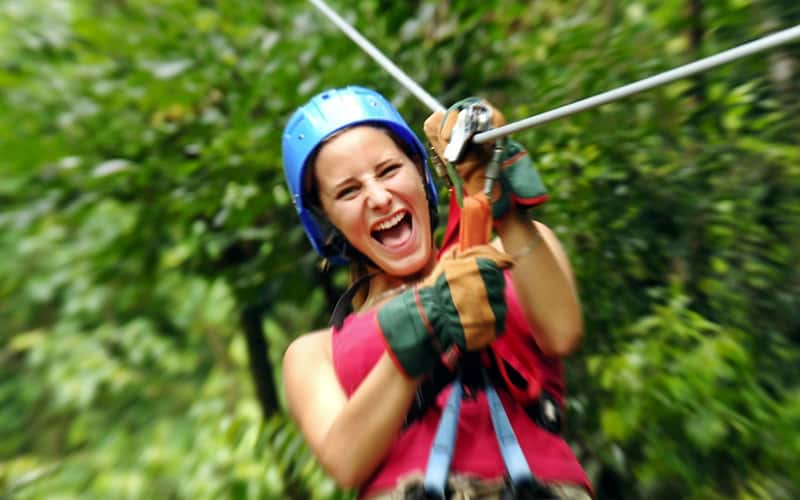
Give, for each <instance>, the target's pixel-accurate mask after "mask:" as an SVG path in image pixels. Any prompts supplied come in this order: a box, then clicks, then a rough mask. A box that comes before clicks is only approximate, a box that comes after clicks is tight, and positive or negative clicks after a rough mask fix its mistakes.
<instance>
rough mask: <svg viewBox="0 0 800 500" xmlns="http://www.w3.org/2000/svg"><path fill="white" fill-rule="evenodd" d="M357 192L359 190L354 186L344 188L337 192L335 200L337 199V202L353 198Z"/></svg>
mask: <svg viewBox="0 0 800 500" xmlns="http://www.w3.org/2000/svg"><path fill="white" fill-rule="evenodd" d="M356 191H358V188H357V187H356V186H354V185H349V186H344V187H343V188H341V189H339V190H338V191H336V195H335V196H334V198H336V199H337V200H345V199H348V198H352V197H353V196H354V195H355V194H356Z"/></svg>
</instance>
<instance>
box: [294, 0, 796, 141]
mask: <svg viewBox="0 0 800 500" xmlns="http://www.w3.org/2000/svg"><path fill="white" fill-rule="evenodd" d="M309 1H310V2H311V3H312V4H314V6H315V7H316V8H317V9H319V10H320V11H321V12H322V13H323V14H325V15H326V16H327V17H328V19H330V20H331V21H332V22H333V23H334V24H336V26H338V27H339V29H341V30H342V31H343V32H344V34H346V35H347V36H348V37H350V39H352V40H353V41H354V42H355V43H356V45H358V46H359V47H361V49H363V50H364V52H366V53H367V54H368V55H369V56H371V57H372V58H373V59H374V60H375V61H376V62H377V63H378V64H380V65H381V66H382V67H383V69H385V70H386V71H387V72H389V74H391V75H392V76H394V77H395V78H396V79H397V81H398V82H399V83H400V84H401V85H403V86H404V87H405V88H406V89H407V90H409V91H410V92H411V93H412V94H414V95H415V96H416V97H417V98H418V99H419V100H420V101H422V102H423V103H424V104H425V105H427V106H428V108H430V109H431V111H444V110H445V109H446V108H445V107H444V106H443V105H442V104H441V103H439V101H437V100H436V99H435V98H434V97H433V96H431V95H430V94H429V93H428V92H427V91H425V89H423V88H422V87H420V86H419V84H417V82H415V81H414V80H412V79H411V77H409V76H408V75H407V74H406V73H405V72H403V70H401V69H400V68H398V67H397V65H395V64H394V63H393V62H392V61H391V60H389V58H387V57H386V56H385V55H383V53H382V52H381V51H380V50H378V48H376V47H375V46H374V45H373V44H372V43H370V41H369V40H367V39H366V38H364V37H363V36H362V35H361V34H360V33H359V32H358V31H356V29H355V28H353V27H352V26H350V25H349V24H348V23H347V21H345V20H344V19H342V18H341V17H340V16H339V15H338V14H336V12H334V11H333V10H332V9H331V8H330V7H328V5H327V4H325V2H324V1H323V0H309ZM797 39H800V25H797V26H794V27H792V28H787V29H785V30H782V31H778V32H776V33H773V34H771V35H766V36H764V37H761V38H758V39H756V40H753V41H752V42H748V43H745V44H743V45H740V46H738V47H734V48H732V49H728V50H725V51H723V52H720V53H718V54H715V55H713V56H709V57H706V58H703V59H700V60H698V61H695V62H692V63H688V64H685V65H683V66H678V67H677V68H674V69H671V70H668V71H665V72H663V73H659V74H657V75H654V76H651V77H648V78H645V79H643V80H639V81H637V82H633V83H629V84H627V85H623V86H622V87H617V88H616V89H613V90H609V91H606V92H603V93H600V94H597V95H594V96H591V97H587V98H584V99H581V100H579V101H575V102H573V103H572V104H567V105H564V106H560V107H558V108H555V109H552V110H550V111H545V112H544V113H539V114H536V115H533V116H531V117H528V118H524V119H522V120H518V121H516V122H512V123H509V124H507V125H503V126H502V127H498V128H495V129H491V130H487V131H486V132H481V133H478V134H475V137H473V138H472V140H473V142H476V143H478V144H481V143H484V142H489V141H493V140H495V139H499V138H501V137H505V136H507V135H511V134H513V133H515V132H519V131H522V130H527V129H529V128H534V127H538V126H539V125H543V124H545V123H549V122H552V121H555V120H559V119H561V118H565V117H567V116H572V115H574V114H576V113H580V112H582V111H586V110H589V109H592V108H596V107H598V106H602V105H603V104H608V103H610V102H614V101H618V100H620V99H623V98H625V97H628V96H632V95H634V94H638V93H639V92H644V91H645V90H650V89H652V88H655V87H659V86H661V85H666V84H668V83H672V82H674V81H675V80H679V79H681V78H686V77H689V76H692V75H695V74H697V73H701V72H703V71H708V70H710V69H712V68H716V67H717V66H721V65H723V64H727V63H729V62H732V61H735V60H736V59H741V58H743V57H746V56H749V55H752V54H756V53H758V52H763V51H765V50H767V49H771V48H773V47H777V46H778V45H783V44H786V43H789V42H791V41H794V40H797Z"/></svg>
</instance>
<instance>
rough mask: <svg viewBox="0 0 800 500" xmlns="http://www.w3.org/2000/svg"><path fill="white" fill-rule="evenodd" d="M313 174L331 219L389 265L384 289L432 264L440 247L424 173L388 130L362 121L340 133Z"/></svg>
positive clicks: (384, 266) (380, 262)
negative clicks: (434, 234)
mask: <svg viewBox="0 0 800 500" xmlns="http://www.w3.org/2000/svg"><path fill="white" fill-rule="evenodd" d="M354 152H356V153H357V154H354ZM313 175H314V176H315V177H316V179H317V185H318V188H319V197H320V202H321V205H322V210H323V212H324V213H325V214H328V217H329V220H330V221H331V223H332V224H333V225H334V226H336V227H337V228H339V230H340V231H341V232H342V233H343V234H345V235H347V240H348V241H349V242H350V244H351V245H352V246H353V247H354V248H355V249H356V250H358V251H359V252H360V253H361V254H362V255H363V256H364V257H366V258H367V259H369V260H370V261H371V262H372V263H373V264H374V265H375V266H377V267H378V268H380V269H382V270H384V271H385V275H386V278H385V279H384V281H387V280H388V282H386V283H381V284H380V285H379V288H380V289H388V288H391V287H393V286H394V285H395V284H394V283H391V281H392V279H396V278H397V277H407V276H412V275H415V274H417V273H420V272H423V271H429V270H430V268H431V267H432V264H433V263H434V251H433V241H432V237H431V224H430V216H429V211H428V208H427V199H426V195H425V188H424V186H423V182H422V176H421V175H420V172H419V170H418V169H417V166H416V165H415V164H414V162H413V161H412V160H411V158H409V157H408V156H406V154H405V153H404V152H403V151H402V150H401V149H400V148H399V147H398V146H397V145H396V144H395V142H394V141H393V140H392V139H391V137H390V136H389V135H388V134H387V133H386V132H385V131H384V130H382V129H378V128H375V127H373V126H365V125H362V126H356V127H353V128H350V129H347V130H346V131H344V132H342V133H340V134H338V135H337V136H336V137H335V138H333V139H332V140H330V141H328V142H327V143H326V144H325V147H323V148H322V149H321V150H320V152H319V154H318V155H317V158H316V162H315V165H314V171H313ZM375 285H377V283H376V284H375Z"/></svg>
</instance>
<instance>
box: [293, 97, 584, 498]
mask: <svg viewBox="0 0 800 500" xmlns="http://www.w3.org/2000/svg"><path fill="white" fill-rule="evenodd" d="M437 120H438V121H441V122H442V123H444V121H443V120H442V116H441V114H438V115H436V114H435V115H433V116H432V117H431V118H430V119H429V121H428V122H426V133H427V132H428V128H429V127H430V126H432V124H433V123H434V122H436V121H437ZM428 135H429V138H430V139H431V142H432V143H433V144H434V147H436V148H437V150H438V149H440V147H441V146H443V145H444V143H446V140H444V139H442V138H443V137H449V131H447V130H444V129H442V128H440V127H439V126H438V125H437V126H436V132H435V133H434V132H430V133H429V134H428ZM434 136H435V137H434ZM483 153H484V152H481V154H480V155H477V156H476V155H468V158H470V159H471V160H470V161H472V165H471V167H470V168H471V170H470V172H471V173H470V174H469V178H471V179H473V181H474V180H475V174H476V173H481V172H483V171H484V170H485V166H482V165H479V164H476V163H475V161H474V159H475V158H476V157H480V158H483V157H485V155H484V154H483ZM283 156H284V168H285V172H286V178H287V182H288V184H289V188H290V190H291V192H292V195H293V200H294V202H295V207H296V209H297V212H298V215H299V217H300V220H301V223H302V224H303V227H304V229H305V230H306V233H307V235H308V237H309V240H310V241H311V244H312V245H313V246H314V248H315V249H316V250H317V251H318V252H319V253H320V255H322V256H323V257H325V258H327V259H329V260H330V261H331V262H333V263H344V262H348V261H349V262H350V263H351V266H352V268H351V269H354V270H355V271H354V272H352V273H351V288H350V290H349V291H348V293H346V294H345V297H348V298H349V297H354V298H353V300H352V301H351V302H352V307H353V309H354V312H353V313H351V314H350V315H349V316H347V317H344V316H341V317H339V316H335V318H334V322H333V324H334V327H333V328H328V329H324V330H320V331H317V332H312V333H309V334H306V335H303V336H300V337H299V338H297V339H296V340H295V341H294V342H293V343H292V344H291V345H290V346H289V349H288V350H287V352H286V354H285V356H284V365H283V370H284V384H285V386H286V395H287V400H288V403H289V407H290V410H291V412H292V415H293V416H294V418H295V419H296V420H297V422H298V424H299V426H300V429H301V430H302V432H303V434H304V436H305V438H306V440H307V441H308V443H309V445H310V447H311V449H312V450H313V452H314V454H315V455H316V457H317V459H318V460H319V461H320V463H321V464H322V465H323V467H324V468H325V469H326V470H327V471H328V473H330V475H331V476H332V477H333V478H334V479H335V480H336V481H337V482H338V483H339V484H340V485H341V486H343V487H355V488H359V493H360V496H361V497H362V498H415V495H417V494H419V493H420V491H421V490H420V488H422V482H421V480H420V478H421V474H422V471H423V470H425V469H426V467H427V462H428V454H429V453H430V450H431V448H432V446H433V441H434V434H435V431H436V428H437V425H438V422H439V421H440V417H441V415H442V413H443V408H444V407H445V405H446V404H447V399H446V398H447V397H448V395H449V394H450V393H451V392H453V387H454V385H453V384H452V382H453V380H454V377H455V374H456V372H460V373H462V374H463V378H464V383H465V385H466V386H467V388H468V391H469V393H470V394H471V395H472V396H473V397H471V398H469V399H468V400H466V401H464V402H463V404H462V406H461V408H462V410H461V414H460V416H458V417H457V426H458V431H459V432H458V436H459V438H458V441H457V446H456V448H455V450H454V451H453V454H452V457H451V458H452V467H451V468H450V472H451V475H450V479H449V488H450V490H451V491H452V492H453V494H454V495H462V496H463V495H470V498H500V495H509V494H510V495H511V497H512V498H575V499H586V498H589V497H590V493H589V492H590V491H591V487H590V485H589V482H588V479H587V478H586V474H585V473H584V472H583V470H582V469H581V467H580V465H579V464H578V462H577V460H576V459H575V457H574V455H573V454H572V452H571V451H570V449H569V447H568V446H567V444H566V443H565V442H564V440H563V439H562V438H561V437H560V436H559V435H558V426H557V424H558V421H559V418H558V416H557V415H558V413H559V408H561V407H563V403H564V384H563V376H562V373H561V364H560V360H559V359H558V358H559V356H562V355H565V354H567V353H569V352H570V351H571V350H572V349H574V347H575V346H576V345H577V343H578V341H579V340H580V336H581V333H582V322H581V315H580V306H579V304H578V300H577V294H576V290H575V285H574V282H573V278H572V271H571V269H570V266H569V262H568V261H567V259H566V256H565V255H564V252H563V250H562V249H561V246H560V244H559V242H558V240H557V239H556V238H555V236H554V235H553V233H552V232H551V231H550V230H549V229H548V228H547V227H546V226H544V225H543V224H540V223H538V222H532V221H531V220H529V219H528V218H527V217H526V216H524V214H523V213H522V212H521V209H519V208H518V207H512V208H510V209H507V210H505V211H504V212H503V213H500V212H499V211H498V212H497V215H496V218H495V220H494V228H495V230H496V232H497V234H498V236H499V238H498V240H497V241H496V242H495V243H494V246H492V245H483V246H479V247H475V248H471V249H469V250H466V251H454V250H452V248H454V246H453V243H455V241H456V240H455V239H454V238H449V239H446V245H445V246H446V247H447V248H443V249H441V250H440V249H437V248H436V245H435V242H434V239H433V229H434V227H433V226H434V224H435V222H436V220H437V211H436V209H437V204H438V200H437V193H436V189H435V186H434V184H433V181H432V178H431V173H430V171H429V169H428V167H427V163H426V152H425V149H424V147H423V146H422V144H421V142H420V141H419V139H418V138H417V137H416V135H415V134H414V133H413V132H412V131H411V129H410V127H409V126H408V125H407V124H406V123H405V121H403V119H402V118H401V117H400V115H399V114H398V113H397V111H396V110H395V109H394V108H393V107H392V106H391V104H389V102H388V101H386V99H384V98H383V97H382V96H381V95H379V94H377V93H375V92H373V91H371V90H368V89H364V88H361V87H347V88H344V89H338V90H330V91H327V92H323V93H322V94H319V95H317V96H315V97H314V98H313V99H311V101H309V103H307V104H306V105H304V106H303V107H301V108H299V109H298V110H297V111H296V112H295V114H294V115H293V116H292V117H291V118H290V120H289V123H288V124H287V126H286V129H285V132H284V137H283ZM524 156H525V153H524V150H520V149H514V155H513V157H512V160H510V162H511V164H513V165H511V166H509V165H506V167H508V168H507V169H506V170H507V171H511V170H512V168H513V166H520V165H522V164H521V163H519V164H518V163H517V161H519V160H518V159H519V158H522V157H524ZM524 165H525V166H526V168H529V169H532V167H531V166H530V164H524ZM462 172H463V169H462ZM464 175H466V174H464ZM473 184H476V182H473V183H469V182H468V183H466V184H465V186H471V185H473ZM503 185H504V186H505V185H510V184H508V183H504V184H503ZM512 187H513V186H512ZM512 191H513V190H512ZM470 194H471V193H470ZM501 194H503V195H504V196H505V199H506V200H508V199H511V200H514V203H519V204H524V203H525V200H524V199H522V198H520V197H515V196H514V195H515V194H517V193H516V192H509V193H501ZM539 194H541V193H539ZM508 195H510V197H509V196H508ZM545 198H546V196H538V197H536V198H529V200H534V199H535V200H537V201H536V203H539V202H541V200H544V199H545ZM528 204H529V205H530V204H531V203H528ZM511 205H513V204H511ZM511 205H510V202H507V203H506V206H511ZM451 217H457V207H453V209H452V211H451ZM453 227H455V226H453V225H448V228H449V230H448V234H449V235H453V234H454V233H453V231H452V229H453ZM502 248H506V249H507V250H508V251H509V254H510V255H515V256H516V262H514V261H513V259H512V258H511V256H510V255H508V254H505V253H503V252H502V251H500V249H502ZM531 276H536V279H535V280H532V279H530V277H531ZM506 285H510V286H506ZM355 291H359V292H360V295H358V294H354V292H355ZM337 309H338V307H337ZM500 334H503V336H502V337H499V336H500ZM498 337H499V338H498ZM481 355H482V356H481ZM487 355H488V356H487ZM309 367H313V369H311V370H309ZM484 372H485V373H488V374H489V375H488V376H490V377H492V378H493V379H495V380H496V382H495V385H496V386H497V387H498V388H499V389H500V390H499V393H500V398H501V400H502V406H505V411H506V413H507V415H508V419H509V420H510V422H511V426H512V427H513V428H514V430H515V432H516V433H517V434H518V435H519V445H520V446H521V450H522V452H523V454H524V456H525V458H524V459H525V460H527V462H528V463H529V464H530V469H532V471H533V472H534V473H535V476H534V478H538V479H535V482H536V484H537V488H538V486H539V483H538V480H541V481H542V482H543V485H546V486H542V487H541V489H535V491H537V492H538V493H537V494H542V495H546V496H533V497H531V496H530V491H528V494H527V495H522V493H521V491H520V490H519V487H520V485H519V484H517V483H514V484H513V485H511V486H509V485H510V483H509V482H508V481H506V479H507V478H508V476H507V473H506V467H505V465H504V461H503V456H501V455H502V454H501V450H500V448H499V447H498V442H497V440H496V438H495V435H494V432H493V430H492V415H490V411H489V403H488V400H487V396H486V386H484V385H483V384H482V383H481V382H479V381H478V379H479V378H480V373H484ZM476 373H477V374H478V376H477V377H476ZM445 472H447V471H446V470H445ZM423 489H424V488H423ZM531 491H533V490H531ZM477 492H481V493H477ZM521 495H522V496H521ZM506 497H507V496H504V498H506ZM453 498H461V497H459V496H454V497H453Z"/></svg>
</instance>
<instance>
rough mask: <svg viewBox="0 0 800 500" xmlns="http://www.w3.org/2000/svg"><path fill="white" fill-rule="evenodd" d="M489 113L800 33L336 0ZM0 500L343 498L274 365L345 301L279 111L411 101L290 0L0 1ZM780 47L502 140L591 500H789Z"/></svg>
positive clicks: (798, 130) (717, 12) (560, 4)
mask: <svg viewBox="0 0 800 500" xmlns="http://www.w3.org/2000/svg"><path fill="white" fill-rule="evenodd" d="M333 6H334V7H335V8H337V9H341V12H342V14H343V15H344V16H345V17H346V18H348V19H349V20H350V21H352V22H353V23H354V24H355V25H356V27H357V28H358V29H360V30H362V32H363V34H364V35H365V36H366V37H367V38H369V39H370V40H372V41H373V42H375V43H376V45H378V46H379V47H380V48H381V49H382V50H384V51H385V52H386V53H387V54H389V55H390V56H391V57H392V58H393V59H394V60H395V61H396V63H397V64H398V65H399V66H400V67H402V68H404V69H406V70H407V71H408V72H409V73H410V74H411V75H412V77H413V78H415V79H416V80H418V81H419V82H421V83H422V85H423V86H424V87H425V88H426V89H428V90H429V91H430V92H432V93H433V94H435V95H436V96H437V97H438V98H439V99H440V100H441V101H442V102H445V103H448V102H453V101H454V100H456V99H458V98H461V97H465V96H467V95H471V94H479V95H482V96H485V97H487V98H489V99H490V100H491V101H493V102H494V103H495V104H497V105H498V106H499V107H500V108H501V109H503V110H504V112H505V114H506V116H507V118H509V120H515V119H521V118H524V117H526V116H529V115H531V114H533V113H536V112H539V111H544V110H547V109H550V108H553V107H555V106H558V105H560V104H564V103H566V102H570V101H574V100H576V99H579V98H582V97H585V96H587V95H589V94H592V93H597V92H601V91H604V90H608V89H611V88H614V87H616V86H619V85H622V84H625V83H628V82H630V81H633V80H636V79H640V78H643V77H646V76H649V75H652V74H654V73H656V72H658V71H662V70H666V69H669V68H672V67H675V66H677V65H680V64H683V63H686V62H689V61H691V60H694V59H697V58H699V57H703V56H706V55H711V54H713V53H715V52H718V51H720V50H723V49H727V48H730V47H732V46H734V45H737V44H739V43H742V42H744V41H747V40H751V39H753V38H756V37H758V36H761V35H764V34H766V33H768V32H771V31H774V30H777V29H779V28H785V27H789V26H791V25H793V24H797V23H798V22H800V7H799V6H798V5H797V3H796V2H791V1H782V0H781V1H779V0H720V1H716V2H702V1H701V0H684V1H676V0H666V1H659V2H656V1H652V0H642V1H636V2H634V1H631V2H611V1H599V0H592V1H580V2H579V1H576V0H567V1H561V0H559V1H556V0H546V1H539V2H519V1H510V0H491V1H487V2H480V3H479V2H466V1H456V2H450V3H446V2H434V1H428V0H424V1H416V2H386V1H380V0H368V1H363V2H357V3H346V2H335V3H334V4H333ZM0 68H2V71H0V158H1V160H0V169H2V170H0V207H1V208H0V324H2V325H3V326H2V329H0V498H47V499H51V498H65V499H66V498H198V499H199V498H215V499H216V498H236V499H238V498H242V499H244V498H310V497H313V498H349V497H350V496H351V494H350V493H348V492H342V491H339V490H337V489H336V488H335V487H334V485H333V483H332V482H331V481H330V480H329V479H328V478H327V477H326V476H325V475H324V474H323V473H322V471H321V470H320V469H319V467H318V466H317V465H316V463H315V462H314V460H313V458H312V457H311V455H310V453H309V451H308V449H307V448H306V447H305V445H304V444H303V442H302V438H301V437H300V435H299V434H298V432H297V430H296V428H295V427H294V426H293V425H292V424H291V421H290V419H289V417H288V415H287V414H286V412H285V409H284V406H283V404H282V396H281V394H280V391H279V390H278V388H279V387H280V383H279V381H280V358H281V355H282V353H283V351H284V349H285V347H286V345H287V344H288V342H289V341H290V340H291V339H292V338H294V337H295V336H297V335H299V334H301V333H303V332H306V331H309V330H312V329H314V328H318V327H321V326H323V325H324V324H325V321H326V316H327V314H328V312H329V310H330V308H331V306H332V302H333V301H334V300H335V298H336V296H337V294H338V293H339V292H340V291H341V289H342V286H343V283H344V281H345V279H346V278H345V276H344V275H343V272H342V271H341V270H339V271H333V272H322V271H320V270H319V268H318V266H317V265H316V264H315V263H316V258H315V256H314V255H313V252H312V251H311V249H310V247H309V245H308V243H307V242H306V241H305V237H304V235H303V233H302V230H301V229H300V227H299V225H298V224H297V223H296V220H295V216H294V213H293V209H292V207H291V202H290V199H289V196H288V193H287V190H286V189H285V187H284V184H283V178H282V167H281V161H280V133H281V130H282V127H283V125H284V123H285V120H286V119H287V117H288V115H289V113H290V112H291V111H292V110H293V109H294V107H296V106H297V105H299V104H300V103H302V102H303V101H304V100H305V99H307V98H308V97H310V96H311V95H313V94H314V93H316V92H318V91H321V90H323V89H325V88H328V87H334V86H340V85H345V84H350V83H358V84H362V85H368V86H371V87H374V88H376V89H378V90H379V91H382V92H383V93H385V94H386V95H389V96H391V97H392V98H393V101H394V102H395V104H397V105H398V107H400V109H401V111H402V112H403V113H404V114H405V115H406V117H407V118H408V119H409V122H410V123H412V124H413V125H414V126H415V127H417V129H418V130H419V129H420V128H421V127H420V126H421V123H422V121H423V120H424V118H425V117H426V115H427V113H428V111H427V110H426V109H425V108H424V107H423V106H422V105H421V104H419V103H418V102H416V101H415V99H414V98H413V97H412V96H411V95H409V94H408V93H407V92H406V91H404V90H403V89H401V88H399V86H398V85H397V84H396V83H395V82H394V81H393V80H392V78H391V77H389V76H388V75H386V74H385V73H384V72H383V71H382V70H381V69H380V68H378V67H377V66H376V65H375V63H373V62H372V61H371V60H370V59H369V58H368V57H367V56H365V55H364V54H362V53H361V52H360V51H359V50H358V49H357V48H356V47H355V46H354V45H353V44H352V43H351V42H350V41H349V40H348V39H346V38H345V37H344V36H343V35H341V34H340V33H339V32H338V31H337V30H336V29H335V28H334V27H332V26H331V25H330V23H329V22H328V21H326V20H325V19H324V18H323V17H322V16H321V15H320V14H318V13H317V12H316V11H315V10H314V9H313V8H312V7H311V6H310V4H306V3H304V2H299V1H289V2H270V1H268V2H256V1H249V0H242V1H238V2H210V1H191V0H160V1H157V2H154V1H144V0H113V1H89V0H84V1H82V2H69V1H66V0H63V1H53V0H50V1H45V0H2V1H0ZM799 71H800V47H798V45H797V44H794V45H791V46H786V47H783V48H780V49H776V50H774V51H771V52H770V53H768V54H761V55H758V56H754V57H750V58H748V59H744V60H740V61H738V62H736V63H733V64H730V65H728V66H725V67H723V68H719V69H717V70H714V71H713V72H709V73H706V74H703V75H701V76H699V77H696V78H693V79H690V80H684V81H681V82H676V83H673V84H671V85H669V86H666V87H662V88H660V89H656V90H653V91H650V92H647V93H645V94H641V95H639V96H636V97H633V98H630V99H628V100H625V101H623V102H618V103H615V104H611V105H608V106H605V107H603V108H600V109H597V110H594V111H591V112H587V113H584V114H582V115H579V116H575V117H572V118H570V119H566V120H562V121H559V122H556V123H553V124H550V125H548V126H545V127H542V128H540V129H536V130H531V131H527V132H524V133H521V134H518V136H517V139H519V140H520V141H521V142H523V143H525V144H527V145H528V147H529V149H530V151H531V153H532V154H533V156H534V157H535V158H536V159H537V160H538V163H539V166H540V169H541V171H542V174H543V176H544V178H545V180H546V182H547V184H548V186H549V188H550V190H551V192H552V194H553V201H552V202H551V203H549V204H548V205H546V206H545V207H543V208H542V209H540V210H539V211H538V213H537V214H536V216H537V217H539V218H541V219H542V220H544V221H545V222H546V223H548V224H549V225H550V226H551V227H553V228H554V229H555V230H556V232H557V233H558V235H559V236H560V238H561V239H562V240H563V242H564V244H565V246H566V247H567V250H568V252H569V254H570V256H571V259H572V262H573V265H574V268H575V271H576V274H577V278H578V281H579V284H580V288H581V295H582V300H583V303H584V310H585V316H586V323H587V328H586V338H585V342H584V346H583V349H582V350H581V351H580V352H579V353H577V354H576V355H574V356H573V357H572V358H571V359H569V360H568V361H567V370H568V375H569V381H568V384H569V389H570V428H569V432H568V437H569V440H570V443H571V444H572V445H573V447H574V449H575V450H576V452H577V453H578V455H579V457H580V458H581V460H582V462H583V463H584V465H585V466H586V468H587V470H588V472H589V474H590V475H591V477H592V479H593V481H594V483H595V486H596V489H597V492H598V497H599V498H634V499H636V498H648V499H652V498H664V499H666V498H698V499H700V498H739V499H754V498H778V499H783V498H785V499H789V498H797V497H798V496H800V486H799V485H800V473H798V468H797V467H796V461H797V457H798V456H800V433H798V431H797V429H799V428H800V384H799V382H800V369H798V367H800V315H799V314H798V313H797V311H798V310H800V272H799V271H798V267H799V266H798V264H800V201H799V200H800V146H798V141H797V139H798V137H800V118H798V117H800V100H799V99H798V95H800V88H799V86H798V82H799V81H800V78H798V72H799Z"/></svg>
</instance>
